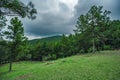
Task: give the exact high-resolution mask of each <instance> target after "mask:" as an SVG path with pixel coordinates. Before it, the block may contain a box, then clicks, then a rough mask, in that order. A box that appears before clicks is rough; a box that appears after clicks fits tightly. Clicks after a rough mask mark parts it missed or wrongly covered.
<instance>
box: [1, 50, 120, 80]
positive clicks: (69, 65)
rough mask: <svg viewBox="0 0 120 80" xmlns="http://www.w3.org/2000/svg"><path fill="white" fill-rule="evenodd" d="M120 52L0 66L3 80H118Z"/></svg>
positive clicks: (101, 52)
mask: <svg viewBox="0 0 120 80" xmlns="http://www.w3.org/2000/svg"><path fill="white" fill-rule="evenodd" d="M119 79H120V50H118V51H100V52H96V53H94V54H91V53H89V54H82V55H76V56H72V57H68V58H63V59H58V60H55V61H45V62H37V61H24V62H15V63H13V71H12V72H8V64H5V65H2V66H0V80H119Z"/></svg>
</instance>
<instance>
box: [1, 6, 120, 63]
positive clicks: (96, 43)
mask: <svg viewBox="0 0 120 80" xmlns="http://www.w3.org/2000/svg"><path fill="white" fill-rule="evenodd" d="M102 8H103V7H101V6H92V7H91V9H90V10H89V11H88V13H86V14H84V15H80V17H79V18H78V21H77V24H76V29H75V30H74V32H75V34H70V35H69V36H65V35H63V36H62V38H61V39H60V40H59V41H55V42H39V41H38V42H36V43H35V44H29V42H27V41H26V40H27V39H25V40H24V43H22V44H23V45H22V46H20V49H18V50H15V51H17V52H15V53H16V54H14V53H10V52H11V49H12V48H10V47H11V42H7V41H4V40H2V41H1V42H0V63H6V62H9V61H10V56H11V55H10V54H14V55H12V57H13V61H23V60H33V61H46V60H55V59H58V58H64V57H68V56H72V55H76V54H83V53H89V52H96V51H101V50H114V49H120V20H111V19H110V17H109V16H108V15H109V14H110V13H111V12H110V11H107V10H105V11H103V10H102ZM18 22H19V21H18ZM17 41H18V43H19V37H18V40H17ZM20 41H21V42H23V40H22V37H21V39H20ZM18 45H19V44H18ZM14 49H15V48H14ZM13 52H14V50H13Z"/></svg>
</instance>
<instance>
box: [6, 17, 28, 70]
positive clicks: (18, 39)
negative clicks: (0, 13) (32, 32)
mask: <svg viewBox="0 0 120 80" xmlns="http://www.w3.org/2000/svg"><path fill="white" fill-rule="evenodd" d="M10 23H11V25H9V26H8V31H5V35H6V38H7V39H8V40H10V41H11V44H10V50H11V54H10V60H9V61H10V67H9V71H11V70H12V62H13V61H14V60H15V58H16V57H17V56H18V55H19V53H20V52H21V51H22V47H23V46H22V45H23V44H24V41H26V37H25V36H24V29H23V27H22V25H23V24H22V23H21V21H20V20H19V19H18V18H17V17H15V18H12V19H11V21H10Z"/></svg>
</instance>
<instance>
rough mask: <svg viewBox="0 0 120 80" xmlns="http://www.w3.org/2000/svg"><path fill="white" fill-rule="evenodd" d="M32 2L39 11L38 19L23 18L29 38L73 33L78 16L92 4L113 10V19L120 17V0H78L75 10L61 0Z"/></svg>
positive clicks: (36, 0) (24, 0)
mask: <svg viewBox="0 0 120 80" xmlns="http://www.w3.org/2000/svg"><path fill="white" fill-rule="evenodd" d="M28 1H30V0H23V2H25V3H28ZM31 1H32V0H31ZM68 1H69V0H68ZM32 2H33V3H34V4H35V7H36V9H37V11H38V14H37V18H36V20H33V21H30V20H28V19H23V20H22V21H23V23H24V26H25V33H26V35H28V37H29V38H30V36H31V35H33V36H40V37H43V36H49V35H57V34H70V33H73V29H75V24H76V21H77V18H78V17H79V16H80V15H81V14H85V13H86V12H87V11H88V10H89V9H90V7H91V6H92V5H100V6H103V7H104V10H110V11H111V12H112V13H111V15H110V16H111V18H112V19H120V5H119V3H120V0H78V3H77V4H76V6H75V7H74V11H73V10H72V9H71V8H70V7H68V5H67V4H65V3H62V2H60V0H34V1H32Z"/></svg>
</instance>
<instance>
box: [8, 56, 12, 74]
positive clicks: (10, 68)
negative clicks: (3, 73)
mask: <svg viewBox="0 0 120 80" xmlns="http://www.w3.org/2000/svg"><path fill="white" fill-rule="evenodd" d="M10 71H12V55H10V66H9V72H10Z"/></svg>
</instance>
